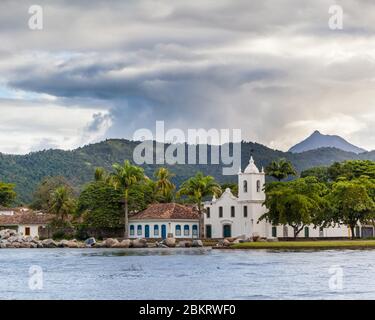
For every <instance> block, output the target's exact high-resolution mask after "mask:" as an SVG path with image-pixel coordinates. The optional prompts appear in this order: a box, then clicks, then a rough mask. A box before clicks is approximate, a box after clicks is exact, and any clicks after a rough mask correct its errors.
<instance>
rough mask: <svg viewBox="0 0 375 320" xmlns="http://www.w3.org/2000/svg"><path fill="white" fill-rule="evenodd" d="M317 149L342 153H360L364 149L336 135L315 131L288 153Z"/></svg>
mask: <svg viewBox="0 0 375 320" xmlns="http://www.w3.org/2000/svg"><path fill="white" fill-rule="evenodd" d="M319 148H337V149H340V150H343V151H348V152H354V153H358V154H359V153H362V152H366V150H365V149H362V148H359V147H357V146H355V145H353V144H351V143H349V142H348V141H346V140H345V139H343V138H341V137H339V136H336V135H326V134H321V133H320V132H319V131H315V132H314V133H313V134H312V135H311V136H309V137H308V138H307V139H305V140H303V141H302V142H300V143H298V144H296V145H295V146H293V147H291V148H290V149H289V152H293V153H300V152H304V151H308V150H315V149H319Z"/></svg>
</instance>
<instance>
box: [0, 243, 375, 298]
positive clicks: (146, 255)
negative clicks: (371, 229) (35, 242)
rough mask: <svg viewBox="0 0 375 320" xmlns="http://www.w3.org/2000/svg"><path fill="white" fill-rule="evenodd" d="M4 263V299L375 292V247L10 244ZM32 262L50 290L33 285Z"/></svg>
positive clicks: (0, 258) (0, 293) (0, 285)
mask: <svg viewBox="0 0 375 320" xmlns="http://www.w3.org/2000/svg"><path fill="white" fill-rule="evenodd" d="M0 265H1V272H0V298H2V299H283V298H285V299H370V298H372V299H374V298H375V251H374V250H342V251H335V250H324V251H303V252H302V251H295V252H290V251H289V252H287V251H266V250H257V251H244V250H231V251H228V250H210V249H206V248H204V249H195V248H194V249H193V248H191V249H190V248H189V249H188V248H186V249H184V248H181V249H178V248H176V249H115V250H113V249H31V250H30V249H2V250H0ZM30 266H40V267H41V268H42V270H43V289H42V290H30V288H29V287H28V283H29V277H30V276H29V268H30ZM332 266H335V267H337V266H339V267H340V268H342V270H343V287H342V289H340V290H336V289H335V290H332V288H330V286H329V281H330V277H331V276H332V274H330V273H329V270H330V268H332Z"/></svg>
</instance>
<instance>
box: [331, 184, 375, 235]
mask: <svg viewBox="0 0 375 320" xmlns="http://www.w3.org/2000/svg"><path fill="white" fill-rule="evenodd" d="M327 200H328V202H329V204H330V219H331V220H332V222H334V223H341V224H345V225H348V226H349V227H350V230H351V234H352V238H354V236H355V233H354V229H355V227H356V226H357V224H358V223H368V222H369V221H373V219H374V217H375V203H374V200H373V199H372V198H371V197H370V195H369V192H368V190H367V189H366V186H365V185H363V181H358V180H353V181H339V182H336V183H335V184H333V186H332V191H331V192H330V193H329V194H328V195H327Z"/></svg>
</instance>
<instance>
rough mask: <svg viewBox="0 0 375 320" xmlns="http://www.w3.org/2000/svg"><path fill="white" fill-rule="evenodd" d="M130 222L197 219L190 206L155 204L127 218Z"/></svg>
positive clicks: (196, 213) (196, 214)
mask: <svg viewBox="0 0 375 320" xmlns="http://www.w3.org/2000/svg"><path fill="white" fill-rule="evenodd" d="M129 219H131V220H146V219H168V220H173V219H193V220H197V219H199V214H198V212H197V210H196V209H195V208H193V207H191V206H184V205H181V204H178V203H156V204H152V205H150V206H149V207H148V208H147V209H146V210H143V211H141V212H138V213H136V214H135V215H133V216H131V217H129Z"/></svg>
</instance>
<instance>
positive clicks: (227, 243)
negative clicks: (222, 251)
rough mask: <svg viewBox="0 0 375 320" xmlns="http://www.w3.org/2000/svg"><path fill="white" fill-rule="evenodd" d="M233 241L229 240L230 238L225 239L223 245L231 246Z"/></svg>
mask: <svg viewBox="0 0 375 320" xmlns="http://www.w3.org/2000/svg"><path fill="white" fill-rule="evenodd" d="M231 244H232V243H231V242H230V241H229V240H228V239H224V240H223V243H222V246H223V247H229V246H230V245H231Z"/></svg>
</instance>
